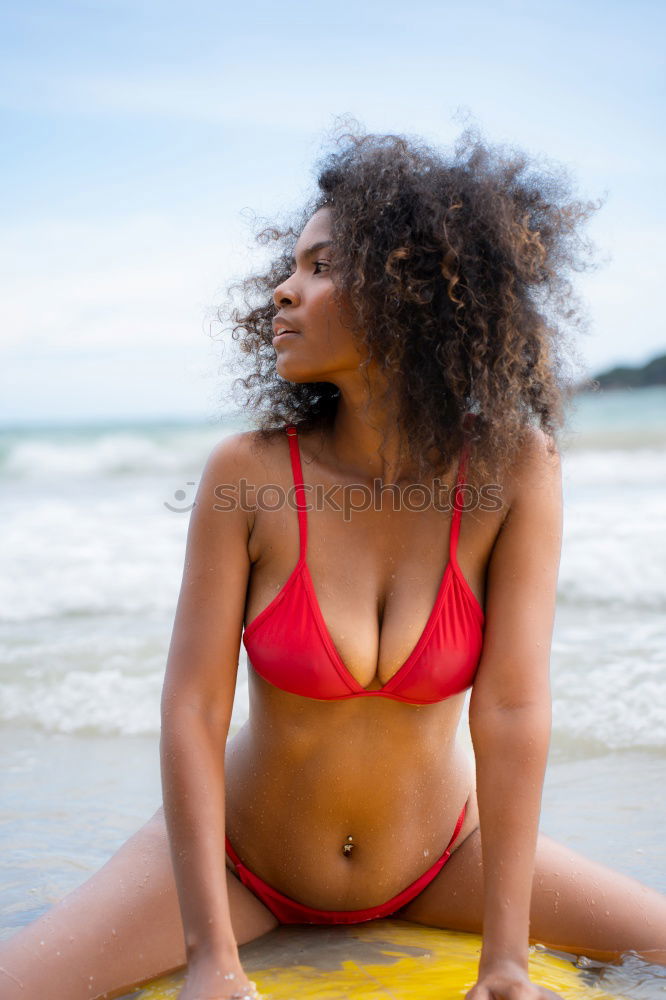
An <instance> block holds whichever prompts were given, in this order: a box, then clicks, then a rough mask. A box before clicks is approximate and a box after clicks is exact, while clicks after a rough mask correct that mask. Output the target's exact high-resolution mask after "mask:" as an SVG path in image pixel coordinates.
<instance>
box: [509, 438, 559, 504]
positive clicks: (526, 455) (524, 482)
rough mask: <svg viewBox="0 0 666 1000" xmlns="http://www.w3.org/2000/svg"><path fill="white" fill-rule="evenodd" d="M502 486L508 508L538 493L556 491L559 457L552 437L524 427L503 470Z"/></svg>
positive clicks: (557, 486)
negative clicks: (503, 485)
mask: <svg viewBox="0 0 666 1000" xmlns="http://www.w3.org/2000/svg"><path fill="white" fill-rule="evenodd" d="M505 483H506V488H507V492H508V495H509V507H512V506H513V505H514V504H515V503H517V502H520V501H521V500H524V499H525V498H526V497H529V496H535V495H537V494H538V493H540V492H542V491H547V492H550V491H551V490H552V489H553V488H557V489H559V488H560V485H561V457H560V451H559V448H558V446H557V442H556V441H555V440H554V438H552V437H551V436H550V435H549V434H546V432H545V431H543V430H542V429H541V428H540V427H535V426H530V427H528V428H527V429H526V430H525V433H524V435H523V437H522V438H521V441H520V444H519V445H518V447H517V448H516V450H515V453H514V455H513V457H512V460H511V462H510V464H509V467H508V468H507V472H506V480H505Z"/></svg>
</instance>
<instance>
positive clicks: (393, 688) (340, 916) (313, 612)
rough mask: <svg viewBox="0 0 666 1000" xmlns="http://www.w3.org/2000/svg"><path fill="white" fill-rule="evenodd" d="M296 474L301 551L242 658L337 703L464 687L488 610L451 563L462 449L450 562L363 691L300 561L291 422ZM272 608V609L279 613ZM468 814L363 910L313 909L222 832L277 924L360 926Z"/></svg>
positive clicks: (413, 888)
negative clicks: (427, 608) (428, 601)
mask: <svg viewBox="0 0 666 1000" xmlns="http://www.w3.org/2000/svg"><path fill="white" fill-rule="evenodd" d="M287 434H288V437H289V450H290V455H291V466H292V470H293V476H294V485H295V494H296V506H297V510H298V527H299V537H300V554H299V559H298V562H297V563H296V566H295V567H294V569H293V571H292V573H291V575H290V576H289V578H288V580H287V582H286V583H285V584H284V586H283V587H282V589H281V590H280V592H279V593H278V594H277V595H276V596H275V597H274V598H273V600H272V601H271V602H270V604H269V605H268V606H267V607H266V608H264V610H263V611H261V612H260V613H259V614H258V615H257V616H256V618H254V619H253V621H252V622H250V624H249V625H248V626H247V627H246V628H245V632H244V634H243V644H244V646H245V649H246V651H247V654H248V665H249V666H250V667H251V669H254V670H255V671H256V673H258V674H259V675H260V676H261V677H263V678H264V680H266V681H268V682H269V683H270V684H273V685H274V686H275V687H278V688H280V689H281V690H283V691H288V692H290V693H291V694H297V695H301V696H302V697H305V698H316V699H319V700H324V701H339V700H342V699H347V698H371V697H379V698H392V699H393V700H395V701H403V702H408V703H410V704H413V705H429V704H434V703H435V702H439V701H444V700H445V699H447V698H450V697H451V696H452V695H454V694H459V693H460V692H462V691H464V690H466V688H468V687H470V686H471V684H472V681H473V679H474V675H475V673H476V669H477V666H478V662H479V658H480V655H481V648H482V645H483V625H484V621H485V616H484V613H483V610H482V609H481V606H480V605H479V602H478V601H477V599H476V597H475V596H474V593H473V592H472V590H471V589H470V587H469V584H468V583H467V581H466V580H465V577H464V576H463V574H462V572H461V570H460V567H459V565H458V561H457V557H456V553H457V547H458V537H459V534H460V521H461V516H462V505H461V503H460V490H459V487H460V485H461V484H462V483H464V475H465V467H466V459H467V453H466V451H464V452H463V455H462V457H461V460H460V464H459V469H458V477H457V480H456V489H455V490H454V495H453V507H454V511H453V516H452V518H451V529H450V535H449V561H448V563H447V565H446V568H445V570H444V573H443V576H442V579H441V582H440V586H439V590H438V592H437V597H436V599H435V604H434V606H433V609H432V611H431V613H430V616H429V618H428V621H427V622H426V626H425V628H424V630H423V632H422V633H421V636H420V638H419V640H418V642H417V643H416V646H415V647H414V649H413V650H412V652H411V653H410V655H409V656H408V658H407V659H406V660H405V662H404V663H403V664H402V666H401V667H400V669H399V670H398V671H397V672H396V673H395V674H394V675H393V677H392V678H391V679H390V680H389V681H388V682H387V683H386V684H385V685H384V686H383V687H382V688H380V689H379V690H376V691H367V690H366V689H365V688H364V687H363V686H362V685H361V684H359V683H358V681H357V680H356V679H355V678H354V677H353V676H352V675H351V674H350V672H349V671H348V670H347V668H346V666H345V664H344V663H343V661H342V659H341V657H340V654H339V653H338V651H337V649H336V647H335V645H334V643H333V640H332V639H331V636H330V633H329V631H328V628H327V626H326V623H325V622H324V619H323V616H322V613H321V609H320V607H319V602H318V600H317V596H316V594H315V590H314V586H313V583H312V578H311V576H310V571H309V569H308V566H307V562H306V554H307V513H306V499H305V489H304V485H303V472H302V468H301V461H300V454H299V449H298V436H297V431H296V427H295V426H293V425H289V426H288V427H287ZM276 611H279V612H280V613H279V614H276ZM464 817H465V808H464V807H463V810H462V812H461V814H460V816H459V818H458V822H457V823H456V828H455V830H454V832H453V836H452V837H451V840H450V841H449V844H448V845H447V847H446V849H445V851H444V853H443V854H442V855H441V857H440V858H439V859H438V860H437V861H436V862H435V864H434V865H433V866H432V867H431V868H430V869H428V871H427V872H425V873H424V874H423V875H422V876H421V877H420V878H419V879H417V880H416V882H413V883H412V884H411V885H410V886H408V887H407V888H406V889H404V890H403V891H402V892H401V893H399V894H398V895H397V896H395V897H393V899H390V900H388V901H387V902H386V903H383V904H381V906H375V907H371V908H370V909H368V910H342V911H327V910H316V909H313V908H312V907H308V906H305V905H303V904H301V903H298V902H296V901H295V900H292V899H289V897H288V896H284V895H283V894H282V893H280V892H278V891H277V890H275V889H273V888H272V887H271V886H269V885H267V884H266V883H265V882H264V881H263V880H262V879H260V878H259V877H258V876H257V875H254V874H253V873H252V872H251V871H249V869H248V868H246V867H245V865H243V863H242V862H241V861H240V859H239V858H238V856H237V855H236V853H235V851H234V849H233V847H232V846H231V843H230V842H229V839H228V838H227V839H226V848H227V853H228V855H229V857H230V858H231V860H232V861H233V862H234V864H235V865H236V868H237V872H238V876H239V878H240V880H241V881H242V882H243V883H244V884H245V885H247V886H248V888H249V889H251V890H252V892H254V893H255V895H257V896H258V897H259V899H261V900H262V902H263V903H264V904H265V905H266V906H267V907H268V908H269V909H270V910H271V911H272V912H273V913H274V915H275V916H276V917H277V919H278V920H279V921H280V922H281V923H317V924H326V923H357V922H360V921H364V920H373V919H376V918H378V917H384V916H388V915H389V914H390V913H395V912H396V910H398V909H400V908H402V907H403V906H406V905H407V903H408V902H410V900H412V899H414V897H415V896H417V895H418V894H419V893H420V892H421V891H422V890H423V889H424V888H425V886H426V885H428V883H429V882H431V881H432V880H433V879H434V878H435V876H436V875H437V874H438V872H439V871H440V870H441V868H442V867H443V866H444V864H445V863H446V861H447V860H448V858H449V857H450V849H451V847H452V846H453V843H454V841H455V839H456V837H457V836H458V834H459V832H460V829H461V827H462V824H463V820H464Z"/></svg>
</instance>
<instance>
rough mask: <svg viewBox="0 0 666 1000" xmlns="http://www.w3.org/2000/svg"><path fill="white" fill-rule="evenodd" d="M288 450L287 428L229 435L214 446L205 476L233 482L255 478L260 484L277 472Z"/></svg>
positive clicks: (206, 466) (209, 456)
mask: <svg viewBox="0 0 666 1000" xmlns="http://www.w3.org/2000/svg"><path fill="white" fill-rule="evenodd" d="M286 447H287V435H286V433H285V429H284V428H277V429H276V430H274V431H269V432H261V431H257V430H245V431H236V432H233V433H231V434H227V435H225V436H224V437H223V438H221V439H220V440H219V441H218V442H217V443H216V444H215V445H214V446H213V448H212V450H211V452H210V454H209V455H208V459H207V461H206V463H205V469H204V475H211V474H212V475H214V476H217V477H219V476H220V475H224V476H225V477H226V479H227V480H229V479H231V480H232V481H237V480H240V479H242V478H245V479H247V478H248V477H252V478H253V479H254V480H255V481H260V480H261V479H262V478H263V477H264V476H265V475H266V474H267V473H268V472H270V471H271V470H272V468H274V466H275V463H276V461H279V459H280V456H281V455H282V452H283V451H284V449H285V448H286Z"/></svg>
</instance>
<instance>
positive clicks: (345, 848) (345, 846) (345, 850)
mask: <svg viewBox="0 0 666 1000" xmlns="http://www.w3.org/2000/svg"><path fill="white" fill-rule="evenodd" d="M347 840H348V841H349V843H347V844H343V845H342V853H343V854H344V856H345V857H346V858H348V857H349V855H350V854H351V852H352V848H353V846H354V845H353V844H352V843H351V841H352V835H351V834H349V836H348V837H347Z"/></svg>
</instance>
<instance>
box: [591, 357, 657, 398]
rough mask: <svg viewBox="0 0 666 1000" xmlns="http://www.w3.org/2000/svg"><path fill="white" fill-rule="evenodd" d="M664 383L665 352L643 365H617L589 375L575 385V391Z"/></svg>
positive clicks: (646, 386) (639, 386) (640, 386)
mask: <svg viewBox="0 0 666 1000" xmlns="http://www.w3.org/2000/svg"><path fill="white" fill-rule="evenodd" d="M655 385H666V354H660V355H658V356H657V357H656V358H652V360H650V361H647V362H646V363H645V364H644V365H637V366H635V367H634V366H631V365H617V366H616V367H615V368H609V369H607V370H606V371H603V372H599V374H597V375H591V376H590V378H589V379H585V380H584V381H583V382H581V383H579V384H578V385H577V386H576V392H596V391H597V390H599V389H646V388H648V387H651V386H655Z"/></svg>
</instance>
